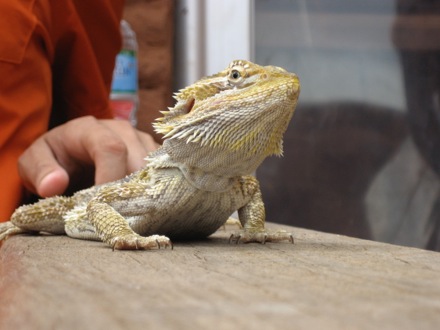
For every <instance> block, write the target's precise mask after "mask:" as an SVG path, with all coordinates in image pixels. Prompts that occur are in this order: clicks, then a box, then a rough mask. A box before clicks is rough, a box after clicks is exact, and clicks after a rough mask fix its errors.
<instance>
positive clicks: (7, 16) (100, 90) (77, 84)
mask: <svg viewBox="0 0 440 330" xmlns="http://www.w3.org/2000/svg"><path fill="white" fill-rule="evenodd" d="M123 4H124V0H98V1H84V0H63V1H60V0H13V1H11V0H0V77H1V78H0V186H1V189H0V221H6V220H8V219H9V217H10V215H11V213H12V212H13V210H14V209H15V208H16V207H17V206H18V205H19V204H20V201H21V199H22V194H23V191H24V190H23V187H22V184H21V181H20V178H19V176H18V170H17V159H18V157H19V156H20V155H21V153H22V152H23V151H24V150H25V149H26V148H27V147H28V146H29V145H30V144H31V143H32V142H33V141H34V140H35V139H36V138H37V137H38V136H40V135H41V134H43V133H44V132H46V131H47V130H48V128H49V121H50V118H51V117H52V119H53V118H57V121H58V124H59V123H60V121H66V120H68V119H72V118H75V117H79V116H84V115H93V116H95V117H98V118H110V117H111V116H112V115H111V110H110V107H109V103H108V96H109V92H110V84H111V78H112V72H113V66H114V60H115V56H116V54H117V53H118V51H119V49H120V46H121V37H120V33H119V24H120V20H121V15H122V9H123Z"/></svg>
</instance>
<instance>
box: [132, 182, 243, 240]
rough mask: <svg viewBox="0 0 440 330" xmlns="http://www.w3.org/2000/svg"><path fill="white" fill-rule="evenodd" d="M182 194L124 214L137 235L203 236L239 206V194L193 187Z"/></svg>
mask: <svg viewBox="0 0 440 330" xmlns="http://www.w3.org/2000/svg"><path fill="white" fill-rule="evenodd" d="M189 190H191V191H187V192H186V193H185V194H183V195H181V197H177V195H176V194H172V195H175V196H174V198H170V196H168V198H167V195H165V198H164V199H163V200H168V202H167V203H163V204H162V203H161V206H160V207H157V206H155V207H147V208H146V209H145V212H144V213H143V214H139V215H136V216H126V219H127V221H128V222H129V224H130V227H132V229H133V230H134V231H135V232H137V233H138V234H140V235H144V236H149V235H154V234H158V235H166V236H169V237H170V238H171V239H194V238H204V237H207V236H209V235H211V234H212V233H214V232H215V231H216V230H217V229H218V228H219V227H221V226H222V225H223V224H224V223H225V221H226V220H227V219H228V217H229V216H230V215H231V214H232V213H233V212H234V211H236V210H237V209H238V208H239V207H241V205H240V204H241V203H240V202H241V199H240V198H239V196H234V195H231V194H230V192H222V193H218V192H206V191H200V190H197V189H195V188H193V187H191V188H189Z"/></svg>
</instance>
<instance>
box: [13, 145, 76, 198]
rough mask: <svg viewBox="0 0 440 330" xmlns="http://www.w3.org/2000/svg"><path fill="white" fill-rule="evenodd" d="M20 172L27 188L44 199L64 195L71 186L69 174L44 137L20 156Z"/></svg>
mask: <svg viewBox="0 0 440 330" xmlns="http://www.w3.org/2000/svg"><path fill="white" fill-rule="evenodd" d="M18 171H19V175H20V177H21V179H22V181H23V183H24V185H25V187H26V188H27V189H29V190H30V191H31V192H32V193H36V194H38V195H40V196H42V197H51V196H54V195H58V194H62V193H63V192H64V191H65V189H66V188H67V186H68V184H69V176H68V174H67V172H66V171H65V169H63V168H62V167H61V166H60V164H59V163H58V162H57V160H56V158H55V155H54V154H53V152H52V150H51V148H50V147H49V145H48V144H47V142H46V140H45V138H44V137H41V138H39V139H37V140H36V141H35V142H34V143H33V144H32V146H31V147H30V148H28V149H27V150H26V151H25V152H24V153H23V154H22V155H21V156H20V158H19V160H18Z"/></svg>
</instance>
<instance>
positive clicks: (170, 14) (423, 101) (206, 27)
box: [126, 0, 440, 251]
mask: <svg viewBox="0 0 440 330" xmlns="http://www.w3.org/2000/svg"><path fill="white" fill-rule="evenodd" d="M152 10H153V14H151V11H152ZM159 12H160V13H162V14H159ZM126 13H127V15H126V19H127V20H128V21H129V22H130V23H131V24H132V26H133V27H134V29H135V30H136V32H137V33H138V39H139V44H140V47H139V55H140V58H139V63H140V74H139V79H140V88H141V92H140V93H141V107H140V114H139V116H140V119H139V120H138V122H139V124H138V125H139V127H140V128H142V129H144V130H147V131H149V130H150V128H149V125H150V124H149V123H150V122H151V119H150V118H155V117H157V116H158V115H157V110H161V109H164V108H165V106H167V105H171V104H172V100H171V98H170V95H171V91H173V90H176V89H178V88H181V87H183V86H185V85H187V84H190V83H192V82H194V81H195V80H197V79H199V78H200V77H202V76H205V75H208V74H212V73H214V72H217V71H219V70H221V69H223V68H224V67H226V66H227V65H228V63H229V62H230V61H231V60H233V59H238V58H242V59H250V60H252V61H255V62H257V63H258V64H261V65H268V64H271V65H277V66H281V67H284V68H285V69H287V70H288V71H292V72H295V73H297V74H298V76H299V77H300V79H301V85H302V91H301V95H300V101H299V105H298V107H297V110H296V113H295V115H294V118H293V121H292V123H291V125H290V126H289V129H288V131H287V133H286V136H285V143H284V146H285V148H284V157H283V158H270V159H268V160H266V161H265V163H264V164H263V165H262V166H261V168H260V169H259V170H258V172H257V177H258V178H259V180H260V182H261V186H262V190H263V197H264V200H265V203H266V207H267V220H268V221H272V222H278V223H285V224H289V225H293V226H300V227H304V228H311V229H316V230H320V231H325V232H333V233H339V234H344V235H349V236H355V237H359V238H367V239H373V240H377V241H382V242H389V243H395V244H401V245H407V246H414V247H420V248H426V249H431V250H437V251H440V179H439V175H440V1H434V0H369V1H365V0H332V1H328V0H240V1H236V0H222V1H215V0H178V1H165V0H163V1H162V0H156V1H141V0H138V1H134V0H133V1H128V3H127V10H126ZM152 31H154V33H152ZM147 34H149V35H148V36H146V35H147ZM148 38H149V39H148ZM143 44H144V45H143ZM154 51H156V52H159V55H154ZM154 91H156V92H157V93H156V94H154V93H153V92H154ZM152 99H153V100H152Z"/></svg>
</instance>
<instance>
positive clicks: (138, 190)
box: [87, 183, 172, 250]
mask: <svg viewBox="0 0 440 330" xmlns="http://www.w3.org/2000/svg"><path fill="white" fill-rule="evenodd" d="M145 195H146V193H145V186H143V185H142V184H139V183H125V184H122V185H121V186H112V187H107V188H104V189H103V190H102V191H100V193H99V194H98V196H97V197H95V198H94V199H92V200H91V201H90V202H89V204H88V205H87V216H88V219H89V220H90V222H91V223H92V224H93V226H94V227H95V230H96V233H97V234H98V236H99V237H100V238H101V240H102V241H103V242H105V243H107V244H109V245H110V246H112V248H113V249H118V250H138V249H141V250H150V249H156V248H160V247H167V246H171V247H172V244H171V241H170V240H169V238H168V237H166V236H161V235H151V236H148V237H143V236H141V235H139V234H137V233H135V232H134V231H133V229H132V228H131V227H130V225H129V224H128V222H127V220H125V219H124V217H123V216H122V215H121V214H120V213H118V212H117V211H116V210H115V209H114V208H113V207H112V206H111V205H110V204H111V203H115V202H121V203H122V204H124V201H125V204H126V207H129V203H130V201H133V200H136V199H137V198H139V197H141V198H142V197H145Z"/></svg>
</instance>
